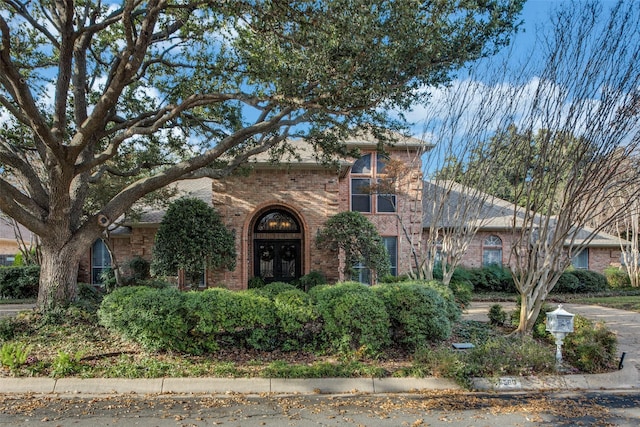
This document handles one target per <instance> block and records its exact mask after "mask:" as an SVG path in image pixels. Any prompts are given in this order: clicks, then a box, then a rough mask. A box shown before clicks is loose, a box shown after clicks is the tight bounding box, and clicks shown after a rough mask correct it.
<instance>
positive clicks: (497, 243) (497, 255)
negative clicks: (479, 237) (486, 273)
mask: <svg viewBox="0 0 640 427" xmlns="http://www.w3.org/2000/svg"><path fill="white" fill-rule="evenodd" d="M489 265H502V239H501V238H500V237H498V236H489V237H487V238H486V239H484V241H483V242H482V266H483V267H487V266H489Z"/></svg>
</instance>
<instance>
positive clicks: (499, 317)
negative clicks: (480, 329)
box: [489, 304, 508, 326]
mask: <svg viewBox="0 0 640 427" xmlns="http://www.w3.org/2000/svg"><path fill="white" fill-rule="evenodd" d="M507 317H508V314H507V312H506V311H504V308H502V305H500V304H493V305H492V306H491V307H490V308H489V324H491V325H495V326H503V325H504V324H505V322H506V321H507Z"/></svg>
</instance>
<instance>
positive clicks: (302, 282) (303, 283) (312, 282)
mask: <svg viewBox="0 0 640 427" xmlns="http://www.w3.org/2000/svg"><path fill="white" fill-rule="evenodd" d="M326 284H327V279H326V278H325V277H324V275H323V274H322V273H321V272H319V271H311V272H309V274H305V275H304V276H302V277H301V278H299V279H298V280H297V282H296V283H295V285H296V287H298V288H299V289H301V290H303V291H305V292H309V289H311V288H313V287H315V286H319V285H326Z"/></svg>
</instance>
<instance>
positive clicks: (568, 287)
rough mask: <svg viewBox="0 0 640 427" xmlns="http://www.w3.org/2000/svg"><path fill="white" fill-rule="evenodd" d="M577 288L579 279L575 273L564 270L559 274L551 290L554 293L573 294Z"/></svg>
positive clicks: (576, 291)
mask: <svg viewBox="0 0 640 427" xmlns="http://www.w3.org/2000/svg"><path fill="white" fill-rule="evenodd" d="M579 289H580V280H578V278H577V277H576V276H575V275H573V274H571V273H569V272H568V271H565V272H564V273H562V274H561V275H560V278H559V279H558V281H557V282H556V285H555V286H554V287H553V289H552V290H551V292H552V293H554V294H575V293H578V290H579Z"/></svg>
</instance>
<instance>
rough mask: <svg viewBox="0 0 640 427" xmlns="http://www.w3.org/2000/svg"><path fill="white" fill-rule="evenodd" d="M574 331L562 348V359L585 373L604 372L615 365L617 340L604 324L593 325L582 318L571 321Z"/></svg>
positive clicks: (578, 317) (565, 340) (578, 316)
mask: <svg viewBox="0 0 640 427" xmlns="http://www.w3.org/2000/svg"><path fill="white" fill-rule="evenodd" d="M573 326H574V331H573V333H570V334H568V335H567V337H566V338H565V339H564V345H563V346H562V354H563V357H564V359H565V360H566V361H567V363H569V364H570V365H572V366H574V367H575V368H578V369H580V370H581V371H582V372H586V373H598V372H606V371H608V370H610V369H612V368H613V367H614V365H615V358H616V350H617V344H618V343H617V340H616V336H615V334H614V333H613V332H611V331H610V330H608V329H607V328H606V327H605V325H604V323H602V322H597V323H594V322H592V321H591V320H589V319H587V318H586V317H584V316H581V315H576V316H575V317H574V319H573Z"/></svg>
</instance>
